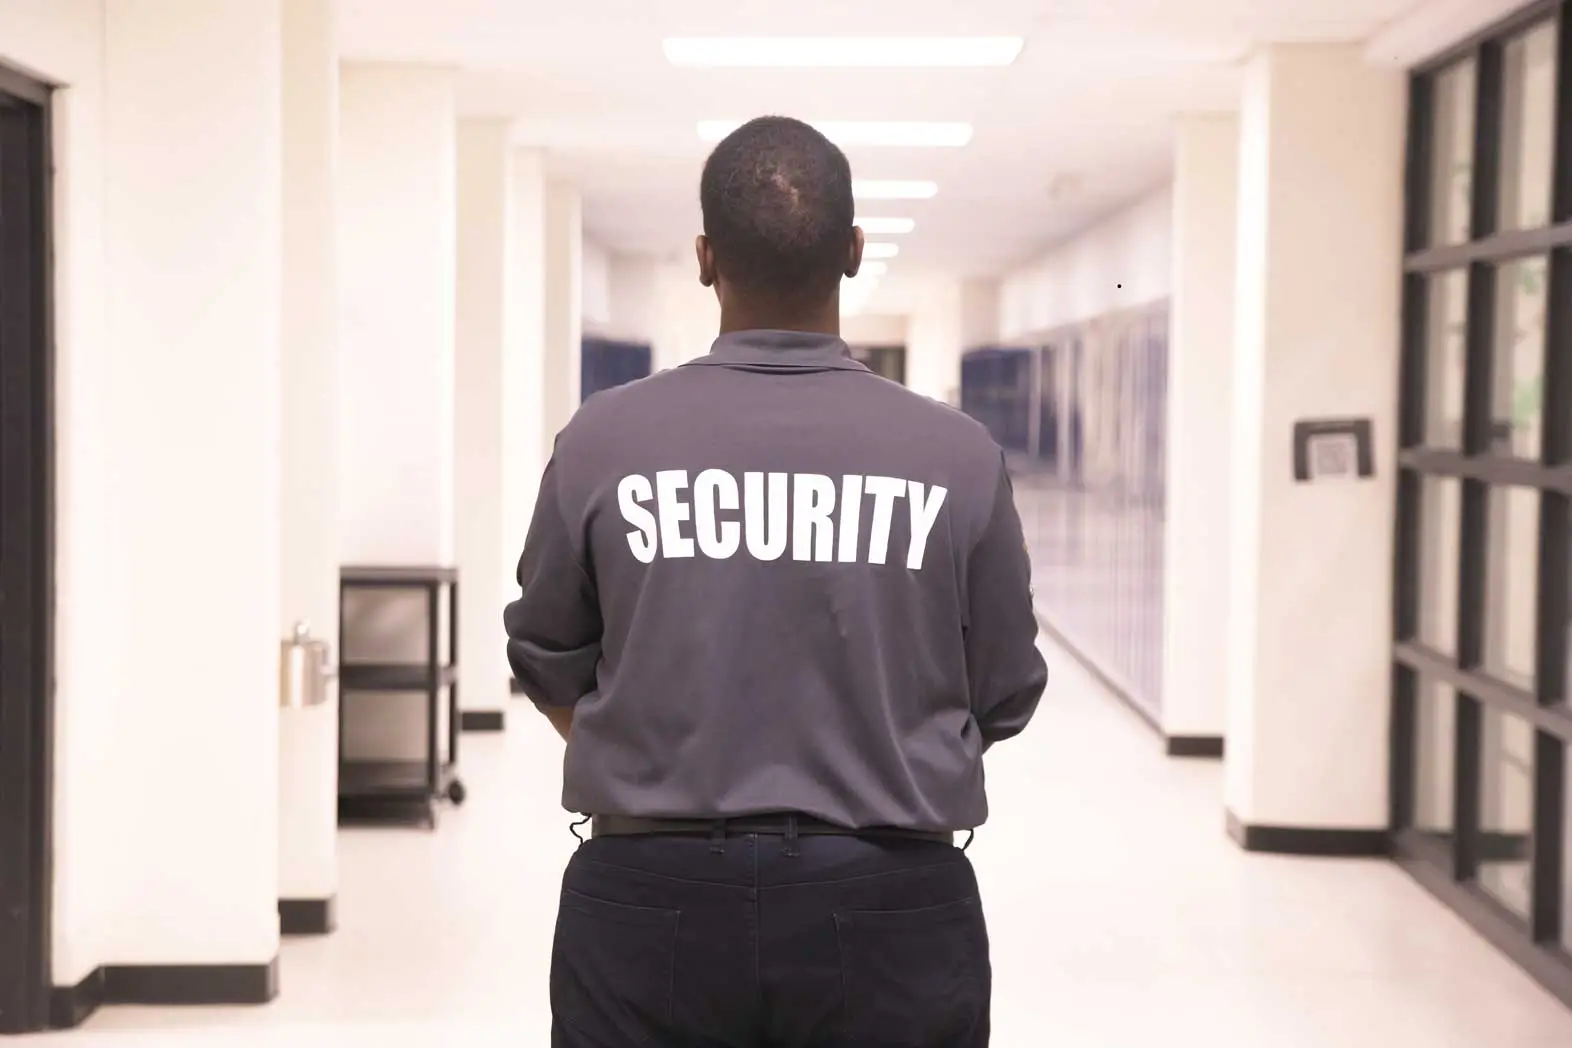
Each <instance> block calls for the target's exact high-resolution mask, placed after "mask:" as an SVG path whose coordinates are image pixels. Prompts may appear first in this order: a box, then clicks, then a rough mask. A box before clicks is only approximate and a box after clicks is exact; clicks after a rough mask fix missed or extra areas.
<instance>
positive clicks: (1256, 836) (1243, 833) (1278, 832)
mask: <svg viewBox="0 0 1572 1048" xmlns="http://www.w3.org/2000/svg"><path fill="white" fill-rule="evenodd" d="M1228 836H1230V837H1232V838H1233V839H1234V843H1236V844H1238V845H1239V847H1241V848H1243V849H1244V850H1245V851H1247V852H1264V853H1266V854H1269V855H1306V856H1319V857H1323V858H1343V859H1378V858H1386V857H1388V856H1390V855H1391V854H1392V841H1391V835H1390V834H1389V833H1388V832H1387V831H1386V830H1384V829H1382V830H1328V829H1319V828H1317V827H1314V826H1257V825H1248V824H1246V823H1245V822H1244V821H1243V820H1241V819H1240V818H1239V816H1237V815H1235V814H1234V813H1233V812H1229V813H1228Z"/></svg>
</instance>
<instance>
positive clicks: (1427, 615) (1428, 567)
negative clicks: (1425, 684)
mask: <svg viewBox="0 0 1572 1048" xmlns="http://www.w3.org/2000/svg"><path fill="white" fill-rule="evenodd" d="M1462 498H1463V489H1462V483H1461V482H1460V481H1459V480H1457V478H1455V477H1425V478H1423V479H1422V480H1421V481H1420V482H1419V544H1420V545H1419V631H1418V640H1419V641H1420V643H1422V644H1424V645H1426V646H1428V647H1431V648H1434V649H1435V650H1436V651H1439V652H1443V653H1445V654H1448V655H1450V654H1453V653H1454V652H1455V650H1456V647H1457V572H1458V555H1459V545H1460V543H1461V538H1460V536H1459V531H1460V529H1461V526H1462Z"/></svg>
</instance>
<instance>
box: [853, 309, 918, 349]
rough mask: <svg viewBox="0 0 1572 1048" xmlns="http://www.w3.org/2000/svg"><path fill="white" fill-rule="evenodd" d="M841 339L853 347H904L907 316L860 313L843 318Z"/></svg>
mask: <svg viewBox="0 0 1572 1048" xmlns="http://www.w3.org/2000/svg"><path fill="white" fill-rule="evenodd" d="M841 338H843V339H845V340H846V342H847V344H848V345H853V346H904V345H905V344H906V316H905V314H901V313H859V314H856V315H854V316H849V317H847V316H843V317H841Z"/></svg>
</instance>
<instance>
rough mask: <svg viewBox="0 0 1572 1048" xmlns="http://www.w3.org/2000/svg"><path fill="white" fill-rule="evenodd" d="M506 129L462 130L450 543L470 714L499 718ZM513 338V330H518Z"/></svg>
mask: <svg viewBox="0 0 1572 1048" xmlns="http://www.w3.org/2000/svg"><path fill="white" fill-rule="evenodd" d="M509 134H510V122H509V121H506V120H465V121H461V122H460V123H459V130H458V298H457V307H458V334H457V346H456V364H455V374H456V386H455V401H456V405H457V408H456V412H455V425H456V429H455V437H454V452H455V454H454V459H455V461H454V491H455V500H456V505H457V507H458V512H457V517H456V519H455V521H454V538H455V543H456V559H457V564H458V569H459V577H460V578H461V579H462V580H463V585H462V586H461V587H460V590H459V650H460V651H461V652H463V653H464V666H465V674H464V686H463V688H462V689H461V690H460V692H459V694H460V697H461V701H462V702H463V704H464V708H465V710H484V711H488V712H489V713H492V714H494V715H495V716H496V717H497V718H498V719H500V717H501V711H502V710H503V709H504V708H505V707H506V705H507V698H508V686H507V682H508V677H509V675H510V674H509V670H508V667H507V658H506V649H505V648H504V646H503V644H502V632H501V629H502V628H501V626H500V625H499V622H500V617H501V613H502V612H501V609H502V606H503V605H504V604H505V603H507V601H508V600H510V599H511V598H512V596H513V594H514V593H515V591H516V587H515V586H514V585H513V575H514V564H515V562H516V560H517V557H518V550H517V549H512V550H511V552H510V547H512V546H515V545H517V544H518V543H517V540H515V541H511V542H510V541H507V540H508V539H509V538H511V536H508V535H507V531H506V521H505V518H504V503H505V495H504V488H505V486H506V484H507V483H508V475H507V467H506V465H505V449H506V441H505V437H504V429H505V419H506V414H507V410H508V407H509V404H508V402H509V400H510V397H509V389H508V385H507V376H506V373H505V372H506V368H505V363H506V361H505V357H506V354H507V352H508V350H509V346H508V338H509V334H510V325H509V319H508V313H509V311H510V310H512V309H515V308H518V306H519V303H517V302H516V301H515V300H514V299H513V298H512V297H511V296H510V295H509V291H510V290H511V289H512V286H513V280H512V278H511V277H510V275H509V273H508V268H509V265H510V263H511V261H512V257H511V250H510V242H511V240H512V238H513V236H514V235H515V223H514V220H513V206H512V205H513V197H512V193H513V185H512V176H513V164H512V147H511V145H510V144H509ZM511 330H512V331H515V332H516V330H517V325H516V324H514V325H512V328H511Z"/></svg>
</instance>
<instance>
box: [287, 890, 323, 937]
mask: <svg viewBox="0 0 1572 1048" xmlns="http://www.w3.org/2000/svg"><path fill="white" fill-rule="evenodd" d="M337 927H338V898H337V897H336V896H331V895H330V896H328V897H327V898H326V899H280V900H278V931H279V934H280V935H328V934H331V933H332V932H333V931H334V929H336V928H337Z"/></svg>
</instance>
